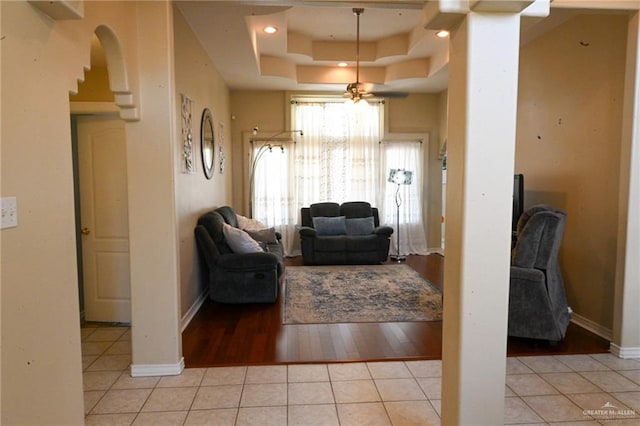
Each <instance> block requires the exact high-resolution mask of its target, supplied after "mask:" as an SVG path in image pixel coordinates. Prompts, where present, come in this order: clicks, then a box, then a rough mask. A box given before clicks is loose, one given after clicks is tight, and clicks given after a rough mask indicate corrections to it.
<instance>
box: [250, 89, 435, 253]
mask: <svg viewBox="0 0 640 426" xmlns="http://www.w3.org/2000/svg"><path fill="white" fill-rule="evenodd" d="M383 112H384V111H383V104H382V103H381V102H372V103H368V102H364V101H361V102H359V103H357V104H352V103H349V102H345V101H344V99H341V98H338V99H335V98H334V99H313V100H310V99H301V100H298V101H296V102H294V103H293V106H292V114H291V116H292V128H295V129H301V130H303V131H304V136H303V137H300V138H296V140H297V142H296V143H293V142H290V141H286V142H283V143H281V142H280V141H272V144H271V149H264V148H262V151H263V152H262V153H259V150H260V149H261V147H262V146H263V145H261V144H260V143H256V144H255V146H254V147H253V158H256V155H258V154H260V155H261V157H260V160H259V161H258V162H257V163H256V164H257V165H256V167H255V172H254V176H255V179H254V195H253V199H252V203H253V217H254V218H256V219H258V220H260V221H262V222H264V223H265V224H267V225H268V226H274V227H276V229H277V230H278V231H279V232H280V233H281V234H282V237H283V238H282V240H283V244H284V247H285V251H286V253H287V254H289V255H295V254H298V253H299V247H296V246H295V244H294V242H296V241H297V238H296V237H297V235H296V234H297V229H296V224H298V222H299V215H300V208H301V207H304V206H309V205H310V204H313V203H318V202H323V201H334V202H337V203H342V202H345V201H368V202H369V203H371V205H372V206H377V207H378V208H379V210H380V221H381V223H383V224H387V225H390V226H393V227H394V228H395V223H396V216H395V213H396V206H395V204H389V200H391V203H393V199H394V198H393V197H394V195H395V190H396V188H395V185H392V184H388V183H387V181H386V176H385V173H386V172H387V170H388V168H390V167H395V168H406V169H410V170H414V173H415V174H414V185H409V186H408V188H403V189H402V191H409V192H407V193H406V194H405V193H404V192H403V193H402V196H403V197H404V198H406V199H407V202H406V203H405V204H404V205H403V209H402V212H403V216H402V217H401V221H400V222H401V236H402V239H401V246H402V247H401V248H402V250H403V251H405V252H411V253H424V252H426V248H423V246H426V243H425V242H424V241H425V239H424V229H423V228H422V218H421V215H422V208H421V203H422V202H421V194H420V190H421V185H420V184H418V183H417V182H420V181H421V180H420V179H422V169H421V166H422V160H421V158H422V156H421V149H420V145H419V144H416V143H414V144H413V145H411V144H409V145H407V144H406V143H396V142H393V143H384V144H383V143H381V142H380V141H381V135H382V123H383ZM409 220H410V221H411V222H409ZM409 223H410V224H411V227H410V228H409V227H408V226H405V224H409ZM403 227H404V229H402V228H403ZM418 230H420V231H419V232H417V231H418ZM405 234H406V236H405ZM411 234H418V235H419V236H422V243H419V242H416V241H417V240H416V241H413V240H415V238H412V241H413V242H411V241H410V240H409V239H408V236H409V235H411ZM412 237H413V236H412ZM417 238H418V239H419V237H417ZM403 240H404V241H403ZM394 241H395V240H394ZM392 247H394V246H392ZM392 252H393V251H392Z"/></svg>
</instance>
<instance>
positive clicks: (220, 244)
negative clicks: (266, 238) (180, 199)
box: [195, 206, 284, 303]
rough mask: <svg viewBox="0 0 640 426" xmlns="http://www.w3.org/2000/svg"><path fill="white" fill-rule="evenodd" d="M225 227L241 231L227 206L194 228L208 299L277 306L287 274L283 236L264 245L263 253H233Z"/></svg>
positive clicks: (231, 210) (202, 219)
mask: <svg viewBox="0 0 640 426" xmlns="http://www.w3.org/2000/svg"><path fill="white" fill-rule="evenodd" d="M225 223H226V224H228V225H231V226H233V227H235V228H238V221H237V217H236V213H235V211H234V210H233V209H232V208H231V207H228V206H225V207H220V208H218V209H216V210H213V211H210V212H207V213H204V214H203V215H202V216H200V218H199V219H198V224H197V226H196V228H195V236H196V242H197V245H198V251H199V253H200V257H201V259H202V260H203V262H202V264H203V275H204V276H205V277H206V278H207V282H208V285H209V297H210V298H211V299H212V300H215V301H217V302H222V303H272V302H275V301H276V300H277V299H278V288H279V287H278V285H279V280H280V277H281V275H282V273H283V271H284V264H283V261H282V258H283V248H282V245H281V244H280V235H279V234H277V233H276V237H277V241H276V242H275V243H273V242H272V243H269V244H263V245H266V251H264V252H256V253H234V252H233V251H232V250H231V248H230V247H229V245H228V244H227V242H226V241H225V236H224V232H223V226H224V224H225Z"/></svg>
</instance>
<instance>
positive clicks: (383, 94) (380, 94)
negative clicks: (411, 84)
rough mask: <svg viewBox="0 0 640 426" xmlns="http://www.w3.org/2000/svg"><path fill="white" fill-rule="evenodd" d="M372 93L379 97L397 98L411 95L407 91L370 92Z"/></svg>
mask: <svg viewBox="0 0 640 426" xmlns="http://www.w3.org/2000/svg"><path fill="white" fill-rule="evenodd" d="M370 93H371V95H373V96H376V97H378V98H395V99H402V98H406V97H407V96H409V94H408V93H407V92H370Z"/></svg>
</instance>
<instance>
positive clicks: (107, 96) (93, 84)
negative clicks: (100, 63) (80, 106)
mask: <svg viewBox="0 0 640 426" xmlns="http://www.w3.org/2000/svg"><path fill="white" fill-rule="evenodd" d="M69 100H70V101H71V102H113V92H112V91H111V90H110V89H109V72H108V71H107V68H106V67H93V68H91V69H90V70H87V71H85V72H84V81H83V82H81V83H80V84H78V93H77V94H75V95H71V96H69Z"/></svg>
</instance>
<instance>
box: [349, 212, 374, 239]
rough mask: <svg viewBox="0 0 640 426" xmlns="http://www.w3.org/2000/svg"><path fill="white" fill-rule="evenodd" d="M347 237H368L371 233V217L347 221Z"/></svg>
mask: <svg viewBox="0 0 640 426" xmlns="http://www.w3.org/2000/svg"><path fill="white" fill-rule="evenodd" d="M346 225H347V235H369V234H371V233H372V232H373V228H374V226H373V216H369V217H355V218H351V219H347V221H346Z"/></svg>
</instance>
